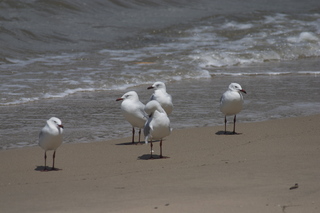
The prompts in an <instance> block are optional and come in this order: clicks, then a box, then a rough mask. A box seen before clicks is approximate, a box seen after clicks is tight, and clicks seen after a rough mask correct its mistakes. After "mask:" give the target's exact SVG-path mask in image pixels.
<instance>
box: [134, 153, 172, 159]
mask: <svg viewBox="0 0 320 213" xmlns="http://www.w3.org/2000/svg"><path fill="white" fill-rule="evenodd" d="M167 158H170V157H167V156H162V157H160V155H155V154H152V158H151V155H150V154H144V155H141V156H139V157H138V160H159V159H167Z"/></svg>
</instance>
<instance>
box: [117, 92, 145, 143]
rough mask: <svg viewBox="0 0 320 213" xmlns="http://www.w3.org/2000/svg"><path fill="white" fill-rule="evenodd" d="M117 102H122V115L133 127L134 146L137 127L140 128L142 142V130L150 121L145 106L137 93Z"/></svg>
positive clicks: (126, 95)
mask: <svg viewBox="0 0 320 213" xmlns="http://www.w3.org/2000/svg"><path fill="white" fill-rule="evenodd" d="M116 101H122V103H121V111H122V114H123V116H124V118H125V119H126V120H127V121H128V122H129V123H130V124H131V126H132V144H134V133H135V130H134V128H135V127H138V128H139V142H140V136H141V128H143V127H144V124H145V123H146V121H147V119H148V115H147V113H146V112H145V111H144V107H145V106H144V104H143V103H141V102H140V100H139V96H138V94H137V93H136V92H135V91H130V92H127V93H125V94H124V95H123V96H122V97H121V98H118V99H116Z"/></svg>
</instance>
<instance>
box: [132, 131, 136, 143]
mask: <svg viewBox="0 0 320 213" xmlns="http://www.w3.org/2000/svg"><path fill="white" fill-rule="evenodd" d="M134 132H135V130H134V127H132V143H133V144H134Z"/></svg>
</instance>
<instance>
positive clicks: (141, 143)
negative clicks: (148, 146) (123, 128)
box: [116, 142, 145, 146]
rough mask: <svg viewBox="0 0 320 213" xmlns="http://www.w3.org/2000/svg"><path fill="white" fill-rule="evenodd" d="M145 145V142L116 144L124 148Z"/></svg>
mask: <svg viewBox="0 0 320 213" xmlns="http://www.w3.org/2000/svg"><path fill="white" fill-rule="evenodd" d="M143 144H145V143H144V142H134V143H132V142H124V143H116V145H118V146H124V145H143Z"/></svg>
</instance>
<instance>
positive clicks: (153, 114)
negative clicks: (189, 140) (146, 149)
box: [144, 100, 172, 158]
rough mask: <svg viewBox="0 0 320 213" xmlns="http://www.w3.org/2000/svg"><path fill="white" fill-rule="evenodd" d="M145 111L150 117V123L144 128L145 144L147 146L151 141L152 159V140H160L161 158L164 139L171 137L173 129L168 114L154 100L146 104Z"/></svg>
mask: <svg viewBox="0 0 320 213" xmlns="http://www.w3.org/2000/svg"><path fill="white" fill-rule="evenodd" d="M145 111H146V112H147V113H148V115H149V119H148V121H147V122H146V123H145V126H144V135H145V143H146V144H147V143H148V141H150V147H151V157H150V158H153V156H152V152H153V150H152V147H153V144H152V140H160V158H163V156H162V139H163V138H164V137H166V136H168V135H170V133H171V131H172V129H171V127H170V120H169V118H168V116H167V113H166V112H165V111H164V109H163V108H162V107H161V105H160V103H159V102H157V101H155V100H152V101H149V102H148V103H147V104H146V107H145Z"/></svg>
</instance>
